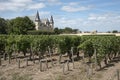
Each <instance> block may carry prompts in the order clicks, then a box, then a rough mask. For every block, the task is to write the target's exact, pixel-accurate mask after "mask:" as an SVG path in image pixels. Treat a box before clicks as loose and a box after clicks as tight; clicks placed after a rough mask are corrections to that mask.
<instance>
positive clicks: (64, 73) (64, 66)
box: [62, 63, 65, 74]
mask: <svg viewBox="0 0 120 80" xmlns="http://www.w3.org/2000/svg"><path fill="white" fill-rule="evenodd" d="M62 68H63V74H65V63H63V67H62Z"/></svg>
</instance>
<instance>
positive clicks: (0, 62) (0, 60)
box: [0, 54, 2, 66]
mask: <svg viewBox="0 0 120 80" xmlns="http://www.w3.org/2000/svg"><path fill="white" fill-rule="evenodd" d="M1 65H2V59H1V54H0V66H1Z"/></svg>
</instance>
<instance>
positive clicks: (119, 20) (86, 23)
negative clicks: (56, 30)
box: [55, 13, 120, 32]
mask: <svg viewBox="0 0 120 80" xmlns="http://www.w3.org/2000/svg"><path fill="white" fill-rule="evenodd" d="M55 26H56V27H60V28H64V27H71V28H76V29H79V30H82V31H94V30H97V31H105V32H106V31H112V30H120V28H119V27H120V15H119V14H115V13H104V14H90V15H89V16H88V17H87V18H80V17H78V18H74V19H69V18H67V17H66V16H60V17H57V19H55Z"/></svg>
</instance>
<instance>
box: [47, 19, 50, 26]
mask: <svg viewBox="0 0 120 80" xmlns="http://www.w3.org/2000/svg"><path fill="white" fill-rule="evenodd" d="M46 25H47V26H49V25H50V22H49V20H48V18H47V21H46Z"/></svg>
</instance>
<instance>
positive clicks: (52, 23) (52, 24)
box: [50, 16, 54, 30]
mask: <svg viewBox="0 0 120 80" xmlns="http://www.w3.org/2000/svg"><path fill="white" fill-rule="evenodd" d="M50 26H51V29H52V30H53V28H54V20H53V16H51V18H50Z"/></svg>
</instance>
